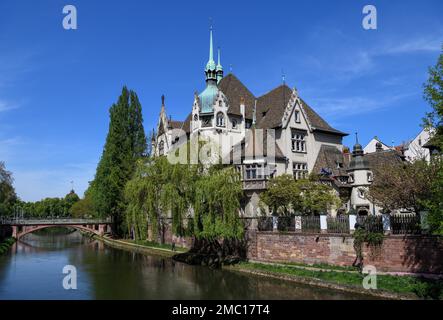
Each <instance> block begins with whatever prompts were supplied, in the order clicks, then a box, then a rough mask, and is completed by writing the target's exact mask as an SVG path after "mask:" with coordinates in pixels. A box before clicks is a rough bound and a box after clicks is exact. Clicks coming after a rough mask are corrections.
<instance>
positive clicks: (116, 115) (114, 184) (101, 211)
mask: <svg viewBox="0 0 443 320" xmlns="http://www.w3.org/2000/svg"><path fill="white" fill-rule="evenodd" d="M109 115H110V124H109V131H108V135H107V137H106V143H105V146H104V148H103V153H102V156H101V158H100V161H99V163H98V166H97V171H96V174H95V178H94V180H93V181H92V182H91V185H90V190H89V192H90V195H91V199H92V203H93V208H94V210H95V213H96V215H98V216H100V217H108V216H112V218H113V219H114V227H115V230H114V231H115V232H117V233H120V231H121V230H120V224H121V222H122V212H123V211H124V210H125V207H126V206H125V201H124V197H123V192H124V188H125V185H126V183H127V181H128V180H129V179H130V178H131V177H132V175H133V173H134V170H135V164H136V162H137V160H138V159H139V158H141V157H142V156H143V155H144V154H145V152H146V136H145V132H144V129H143V116H142V108H141V105H140V102H139V100H138V97H137V94H136V93H135V92H134V91H129V90H128V89H127V88H126V87H123V89H122V93H121V95H120V97H119V98H118V101H117V103H115V104H113V105H112V107H111V108H110V110H109Z"/></svg>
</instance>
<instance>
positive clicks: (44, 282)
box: [0, 232, 368, 300]
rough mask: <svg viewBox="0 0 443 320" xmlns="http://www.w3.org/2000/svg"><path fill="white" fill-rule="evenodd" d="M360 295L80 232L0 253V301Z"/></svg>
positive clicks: (34, 238) (36, 238)
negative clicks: (193, 261)
mask: <svg viewBox="0 0 443 320" xmlns="http://www.w3.org/2000/svg"><path fill="white" fill-rule="evenodd" d="M66 265H72V266H75V268H76V273H77V289H75V290H74V289H71V290H66V289H64V287H63V278H64V277H66V276H67V274H63V268H64V267H65V266H66ZM71 275H72V274H71ZM362 298H363V299H364V298H368V297H365V296H361V295H356V294H352V293H343V292H339V291H334V290H327V289H323V288H317V287H310V286H304V285H299V284H295V283H291V282H287V281H281V280H275V279H269V278H264V277H258V276H251V275H248V274H240V273H237V272H232V271H227V270H211V269H209V268H206V267H200V266H189V265H186V264H183V263H178V262H174V261H173V260H172V259H170V258H163V257H159V256H154V255H143V254H138V253H133V252H130V251H125V250H119V249H114V248H111V247H109V246H107V245H104V244H103V243H102V242H100V241H97V240H91V239H89V238H87V237H84V236H82V235H81V234H80V233H79V232H73V233H70V234H44V235H41V234H28V235H26V236H24V237H23V238H22V239H21V240H20V241H18V242H16V243H15V244H14V245H13V247H12V248H11V250H10V252H9V253H7V254H5V255H2V256H0V299H1V300H4V299H20V300H21V299H362Z"/></svg>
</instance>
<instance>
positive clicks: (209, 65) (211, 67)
mask: <svg viewBox="0 0 443 320" xmlns="http://www.w3.org/2000/svg"><path fill="white" fill-rule="evenodd" d="M215 68H216V67H215V61H214V50H213V45H212V26H211V29H210V35H209V60H208V63H207V64H206V71H209V70H215Z"/></svg>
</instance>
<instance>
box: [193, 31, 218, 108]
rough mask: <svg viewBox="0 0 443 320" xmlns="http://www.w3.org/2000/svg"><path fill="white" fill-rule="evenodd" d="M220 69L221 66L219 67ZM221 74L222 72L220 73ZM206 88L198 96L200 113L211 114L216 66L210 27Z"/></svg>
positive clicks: (215, 90)
mask: <svg viewBox="0 0 443 320" xmlns="http://www.w3.org/2000/svg"><path fill="white" fill-rule="evenodd" d="M220 67H221V66H220ZM222 72H223V71H222ZM205 76H206V88H205V90H203V92H202V93H201V94H200V95H199V96H198V97H199V100H200V107H201V110H200V113H203V114H205V113H206V114H209V113H211V112H213V110H212V104H213V103H214V99H215V96H216V95H217V92H218V88H217V66H216V64H215V61H214V50H213V44H212V26H211V29H210V32H209V60H208V63H206V68H205Z"/></svg>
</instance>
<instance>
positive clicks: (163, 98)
mask: <svg viewBox="0 0 443 320" xmlns="http://www.w3.org/2000/svg"><path fill="white" fill-rule="evenodd" d="M164 105H165V95H164V94H162V106H164Z"/></svg>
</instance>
